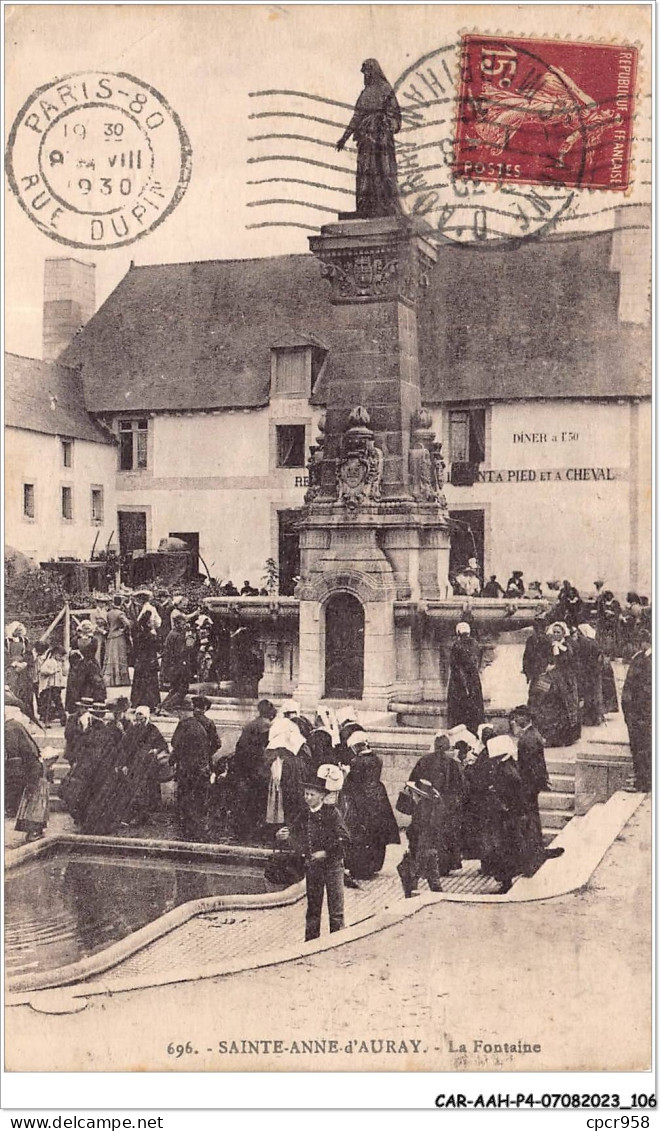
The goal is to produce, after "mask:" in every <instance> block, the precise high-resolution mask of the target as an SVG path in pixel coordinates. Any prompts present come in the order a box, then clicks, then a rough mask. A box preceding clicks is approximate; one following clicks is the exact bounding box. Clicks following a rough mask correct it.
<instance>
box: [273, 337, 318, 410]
mask: <svg viewBox="0 0 660 1131" xmlns="http://www.w3.org/2000/svg"><path fill="white" fill-rule="evenodd" d="M310 354H311V349H310V348H309V347H308V346H305V347H295V346H294V347H292V348H291V349H285V348H284V347H281V346H278V347H276V348H274V349H273V367H272V372H273V395H274V396H279V397H308V396H309V386H310V376H311V374H310Z"/></svg>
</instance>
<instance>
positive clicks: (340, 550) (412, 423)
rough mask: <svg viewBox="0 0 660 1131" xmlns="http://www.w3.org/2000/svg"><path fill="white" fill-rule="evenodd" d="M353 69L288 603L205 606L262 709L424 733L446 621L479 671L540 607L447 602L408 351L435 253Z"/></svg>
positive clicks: (437, 689) (318, 245)
mask: <svg viewBox="0 0 660 1131" xmlns="http://www.w3.org/2000/svg"><path fill="white" fill-rule="evenodd" d="M362 71H363V74H364V90H363V91H362V93H361V95H360V97H359V99H358V101H357V104H356V106H355V111H354V114H353V117H352V118H351V121H350V123H349V125H348V127H347V129H346V131H345V132H344V134H343V136H342V137H341V138H340V139H339V142H338V144H337V149H343V148H344V145H345V144H346V142H347V140H348V139H349V138H350V137H354V139H355V142H356V146H357V177H356V210H355V212H351V213H341V214H340V215H339V217H338V220H337V222H336V223H331V224H326V225H325V226H324V227H323V228H322V229H321V232H320V235H318V236H313V237H311V238H310V241H309V242H310V248H311V251H312V253H313V254H314V255H315V256H316V257H317V258H318V260H319V265H320V272H321V275H322V276H323V277H324V278H325V279H326V280H327V286H328V302H329V303H330V304H331V306H332V317H333V319H334V323H335V328H336V331H337V332H336V333H335V334H333V341H334V342H335V343H338V344H336V345H335V346H334V347H333V350H332V357H331V366H330V369H329V378H328V387H327V400H326V413H325V415H324V417H323V418H322V419H321V422H320V425H319V432H320V434H319V436H318V438H317V440H316V443H315V444H314V445H313V446H312V448H311V450H310V456H309V461H308V465H307V467H308V475H309V487H308V491H307V494H306V497H305V504H306V505H305V508H304V513H303V516H302V520H301V523H300V550H301V576H300V581H299V584H298V586H297V589H296V595H295V598H286V597H275V598H268V599H266V598H244V599H243V598H241V599H240V601H239V602H236V600H235V599H226V598H215V599H211V600H210V601H209V602H208V604H209V605H210V606H213V607H214V608H215V610H216V615H217V616H219V617H221V618H223V617H226V616H228V615H234V616H240V617H241V619H242V620H244V621H245V622H247V623H248V624H251V625H252V627H253V630H254V632H255V634H256V636H257V638H258V640H259V642H260V646H261V650H262V654H263V656H264V675H263V678H262V680H261V682H260V684H259V695H260V696H261V695H265V696H270V697H278V696H282V697H286V696H287V695H291V694H295V696H296V698H297V699H299V700H300V702H301V704H302V707H303V709H307V710H310V709H313V708H314V706H315V705H316V704H317V703H318V702H319V700H321V699H326V700H335V701H342V702H345V701H346V700H360V702H361V706H362V708H363V709H364V710H366V711H368V712H375V713H378V714H380V713H387V712H388V711H389V712H390V715H389V718H390V719H392V721H394V716H395V715H396V718H397V720H398V721H399V722H404V723H405V722H412V723H421V724H422V725H425V726H432V725H435V724H438V723H440V722H441V720H442V718H443V715H444V710H445V702H446V687H447V678H448V659H449V651H450V648H451V643H452V641H453V633H454V627H455V625H456V623H457V622H458V621H459V620H462V619H465V618H467V619H469V620H471V621H472V623H473V626H474V629H475V632H476V634H478V635H479V638H480V642H481V643H482V645H485V656H484V658H485V663H486V664H488V663H489V661H491V660H492V658H493V656H494V654H495V650H496V648H497V647H499V645H498V644H497V641H498V640H499V639H500V638H501V636H502V633H503V632H505V633H506V634H507V638H508V639H511V630H512V629H516V628H521V627H524V626H525V625H529V624H530V623H531V621H532V619H533V617H534V614H535V613H536V612H537V611H538V609H539V605H538V602H537V603H534V602H531V601H522V602H520V601H517V602H506V601H499V600H485V599H484V600H482V599H478V600H476V601H474V602H468V605H471V606H472V607H467V608H466V600H467V599H466V598H457V597H453V596H451V590H450V587H449V584H448V576H447V574H448V566H449V536H450V530H451V525H452V523H451V519H450V518H449V515H448V511H447V504H446V501H445V498H444V493H443V486H444V473H445V465H444V461H443V455H442V444H441V443H440V442H439V440H438V439H436V437H435V435H434V433H433V430H432V427H431V415H430V413H429V412H428V410H427V409H425V408H424V407H423V405H422V401H421V391H420V374H419V357H418V343H417V314H418V307H419V305H420V303H421V301H423V296H424V291H425V288H426V286H427V283H428V276H429V272H430V271H431V270H432V269H433V267H434V265H435V262H436V253H435V248H434V245H433V242H432V240H431V238H430V237H431V234H432V233H431V229H430V228H429V227H428V226H427V225H426V224H425V223H424V222H423V221H421V220H419V219H416V218H414V217H409V216H407V215H405V213H404V212H403V209H402V207H401V202H400V199H399V193H398V184H397V170H396V154H395V146H394V134H395V133H396V132H397V131H398V129H400V126H401V114H400V110H399V107H398V105H397V101H396V96H395V94H394V91H393V89H392V87H391V86H390V84H389V83H388V82H387V80H386V79H385V76H384V75H383V73H382V71H381V69H380V67H379V65H378V63H377V62H376V61H375V60H373V59H368V60H367V61H366V62H365V63H364V64H363V65H362ZM230 604H231V606H232V607H231V609H230V608H229V605H230ZM225 606H226V607H225ZM239 606H240V607H239ZM485 691H486V698H488V689H487V688H485ZM512 705H513V704H511V706H512Z"/></svg>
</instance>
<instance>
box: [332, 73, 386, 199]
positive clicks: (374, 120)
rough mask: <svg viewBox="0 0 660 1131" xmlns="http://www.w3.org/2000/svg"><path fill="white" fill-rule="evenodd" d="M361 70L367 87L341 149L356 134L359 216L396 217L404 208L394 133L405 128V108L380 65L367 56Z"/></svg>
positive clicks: (338, 145) (358, 103)
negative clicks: (402, 116) (401, 106)
mask: <svg viewBox="0 0 660 1131" xmlns="http://www.w3.org/2000/svg"><path fill="white" fill-rule="evenodd" d="M361 70H362V74H363V75H364V90H363V91H362V94H361V95H360V97H359V98H358V100H357V102H356V104H355V110H354V111H353V117H352V118H351V120H350V122H349V124H348V126H347V127H346V129H345V130H344V133H343V134H342V136H341V137H340V139H339V141H338V142H337V149H339V150H341V149H343V148H344V146H345V145H346V142H347V141H348V139H349V138H350V137H355V141H356V144H357V187H356V211H357V214H358V216H394V215H397V214H398V213H399V212H400V211H401V204H400V201H399V189H398V185H397V174H396V153H395V149H394V134H395V133H398V132H399V130H400V129H401V110H400V109H399V104H398V102H397V100H396V95H395V93H394V91H393V89H392V87H391V86H390V84H389V83H388V81H387V79H386V78H385V75H384V74H383V72H382V70H381V68H380V64H379V63H378V62H377V61H376V60H375V59H366V60H365V61H364V63H363V64H362V67H361Z"/></svg>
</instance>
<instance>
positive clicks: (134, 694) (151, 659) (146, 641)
mask: <svg viewBox="0 0 660 1131" xmlns="http://www.w3.org/2000/svg"><path fill="white" fill-rule="evenodd" d="M134 644H135V671H134V672H133V685H132V687H131V707H143V706H144V707H150V708H151V710H152V711H155V710H156V709H157V708H158V707H159V706H160V690H159V687H158V637H157V630H156V628H155V627H154V626H152V624H151V623H150V621H149V619H148V618H147V617H144V616H142V614H140V616H139V617H138V620H137V624H136V629H135V637H134Z"/></svg>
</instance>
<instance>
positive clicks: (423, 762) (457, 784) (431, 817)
mask: <svg viewBox="0 0 660 1131" xmlns="http://www.w3.org/2000/svg"><path fill="white" fill-rule="evenodd" d="M549 789H550V782H549V779H548V771H547V766H546V761H545V753H544V745H543V739H542V738H541V735H540V734H539V732H538V730H537V729H536V728H535V726H534V724H533V722H532V716H531V712H530V710H529V708H528V707H527V706H525V705H521V706H519V707H516V708H515V709H514V710H513V711H512V712H511V715H510V716H509V733H508V734H496V732H495V730H494V728H493V727H492V726H487V725H484V724H481V725H480V726H479V727H478V732H477V734H476V735H475V734H472V733H471V732H470V731H469V730H468V729H467V727H465V726H456V727H454V728H452V729H450V730H448V731H440V732H438V734H436V736H435V738H434V740H433V745H432V747H431V751H430V752H429V753H428V754H425V755H424V756H423V757H422V758H420V759H419V761H418V762H417V764H416V765H415V766H414V768H413V770H412V772H411V774H410V777H409V780H408V782H407V783H406V786H405V788H404V790H403V791H402V794H401V795H400V798H399V802H398V806H397V807H398V808H399V809H400V810H401V811H402V812H403V813H406V814H407V815H409V816H410V818H411V821H410V825H409V826H408V830H407V835H408V844H409V849H408V852H407V853H406V854H405V856H404V858H403V860H402V861H401V863H400V865H399V873H400V876H401V880H402V883H403V887H404V891H405V894H406V896H411V895H413V894H414V893H415V892H416V891H417V890H418V884H419V880H420V878H422V877H423V878H425V879H426V880H427V882H428V885H429V888H430V889H431V890H432V891H441V890H442V887H441V877H442V876H447V875H449V873H450V872H452V871H456V870H458V869H460V868H461V867H462V863H463V860H465V859H470V860H473V859H478V860H479V861H480V863H481V874H482V875H485V876H490V877H492V878H493V879H494V880H495V881H497V883H498V884H499V890H500V892H507V891H508V890H509V889H510V887H511V885H512V883H513V880H514V878H515V877H516V876H532V875H534V873H535V872H536V871H537V870H538V868H539V867H540V866H541V864H542V863H543V862H544V861H545V860H547V859H548V858H550V857H554V856H559V855H561V853H562V849H558V848H549V849H546V848H545V847H544V844H543V834H542V829H541V818H540V814H539V794H540V793H541V792H542V791H544V790H549Z"/></svg>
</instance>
